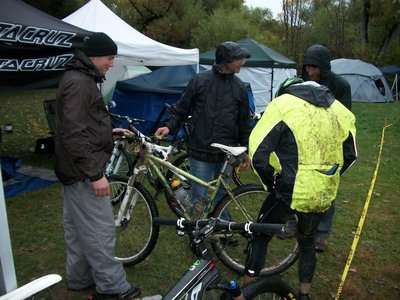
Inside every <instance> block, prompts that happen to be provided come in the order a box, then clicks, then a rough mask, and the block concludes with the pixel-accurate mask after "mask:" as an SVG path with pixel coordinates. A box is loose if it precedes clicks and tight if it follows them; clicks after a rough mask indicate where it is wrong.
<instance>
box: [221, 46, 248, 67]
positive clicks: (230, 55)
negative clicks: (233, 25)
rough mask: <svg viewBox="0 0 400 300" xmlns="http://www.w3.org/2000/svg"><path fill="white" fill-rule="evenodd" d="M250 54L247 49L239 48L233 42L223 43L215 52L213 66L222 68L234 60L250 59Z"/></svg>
mask: <svg viewBox="0 0 400 300" xmlns="http://www.w3.org/2000/svg"><path fill="white" fill-rule="evenodd" d="M250 57H251V53H250V51H249V50H248V49H246V48H243V47H240V46H239V44H237V43H235V42H230V41H227V42H223V43H222V44H221V45H219V46H218V47H217V49H216V50H215V65H217V66H220V67H221V66H223V65H226V64H229V63H231V62H233V61H235V60H239V59H243V58H250Z"/></svg>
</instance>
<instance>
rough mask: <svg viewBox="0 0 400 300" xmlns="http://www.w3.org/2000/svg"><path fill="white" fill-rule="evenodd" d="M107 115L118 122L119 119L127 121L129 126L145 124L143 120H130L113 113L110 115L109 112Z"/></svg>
mask: <svg viewBox="0 0 400 300" xmlns="http://www.w3.org/2000/svg"><path fill="white" fill-rule="evenodd" d="M108 113H109V114H110V116H111V117H113V118H115V119H117V120H119V119H123V120H127V121H128V122H129V123H130V124H139V123H145V122H146V120H143V119H136V118H131V117H129V116H121V115H118V114H114V113H111V112H108Z"/></svg>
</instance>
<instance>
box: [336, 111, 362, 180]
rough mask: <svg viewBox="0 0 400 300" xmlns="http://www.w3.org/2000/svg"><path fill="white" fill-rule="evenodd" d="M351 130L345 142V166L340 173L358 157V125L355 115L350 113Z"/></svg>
mask: <svg viewBox="0 0 400 300" xmlns="http://www.w3.org/2000/svg"><path fill="white" fill-rule="evenodd" d="M350 116H351V117H350V130H349V135H348V137H347V139H346V140H345V141H344V142H343V167H342V169H341V170H340V175H342V174H343V173H344V172H346V171H347V169H348V168H350V167H351V165H352V164H353V163H354V162H355V160H356V159H357V155H358V154H357V145H356V127H355V118H354V115H353V114H351V113H350Z"/></svg>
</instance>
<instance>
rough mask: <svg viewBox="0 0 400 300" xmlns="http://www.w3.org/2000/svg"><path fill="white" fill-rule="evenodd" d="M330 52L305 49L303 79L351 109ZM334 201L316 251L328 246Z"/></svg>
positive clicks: (346, 88)
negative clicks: (329, 92) (313, 82)
mask: <svg viewBox="0 0 400 300" xmlns="http://www.w3.org/2000/svg"><path fill="white" fill-rule="evenodd" d="M330 61H331V54H330V51H329V49H327V48H326V47H324V46H322V45H313V46H311V47H310V48H308V49H307V51H306V52H305V53H304V57H303V70H302V78H303V80H305V81H307V80H312V81H315V82H318V83H319V84H321V85H324V86H326V87H327V88H328V89H330V91H331V92H332V94H333V96H334V97H335V99H337V100H339V101H340V102H341V103H342V104H343V105H344V106H346V107H347V109H349V110H351V88H350V85H349V83H348V82H347V81H346V80H345V79H344V78H342V77H340V76H339V75H337V74H335V73H333V72H332V71H331V62H330ZM334 214H335V202H333V203H332V205H331V207H330V208H329V210H328V211H327V212H326V214H325V216H324V217H323V218H322V220H321V222H320V224H319V225H318V229H317V240H316V243H315V247H316V250H317V251H324V250H325V249H326V247H327V246H328V237H329V235H330V233H331V231H332V225H333V216H334Z"/></svg>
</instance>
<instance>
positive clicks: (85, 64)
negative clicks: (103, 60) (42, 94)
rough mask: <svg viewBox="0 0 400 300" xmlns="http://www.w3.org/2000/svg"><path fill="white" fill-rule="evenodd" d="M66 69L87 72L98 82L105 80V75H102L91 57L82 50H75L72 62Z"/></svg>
mask: <svg viewBox="0 0 400 300" xmlns="http://www.w3.org/2000/svg"><path fill="white" fill-rule="evenodd" d="M65 69H66V70H78V71H80V72H82V73H85V74H87V75H88V76H90V77H92V78H93V80H94V81H95V82H97V83H101V82H103V80H104V76H102V75H101V74H100V73H99V71H98V70H97V69H96V66H95V65H94V64H93V63H92V61H91V60H90V59H89V57H88V56H87V55H86V54H85V53H83V52H82V51H81V50H75V52H74V57H73V58H72V59H71V61H70V62H68V64H67V65H66V66H65Z"/></svg>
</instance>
